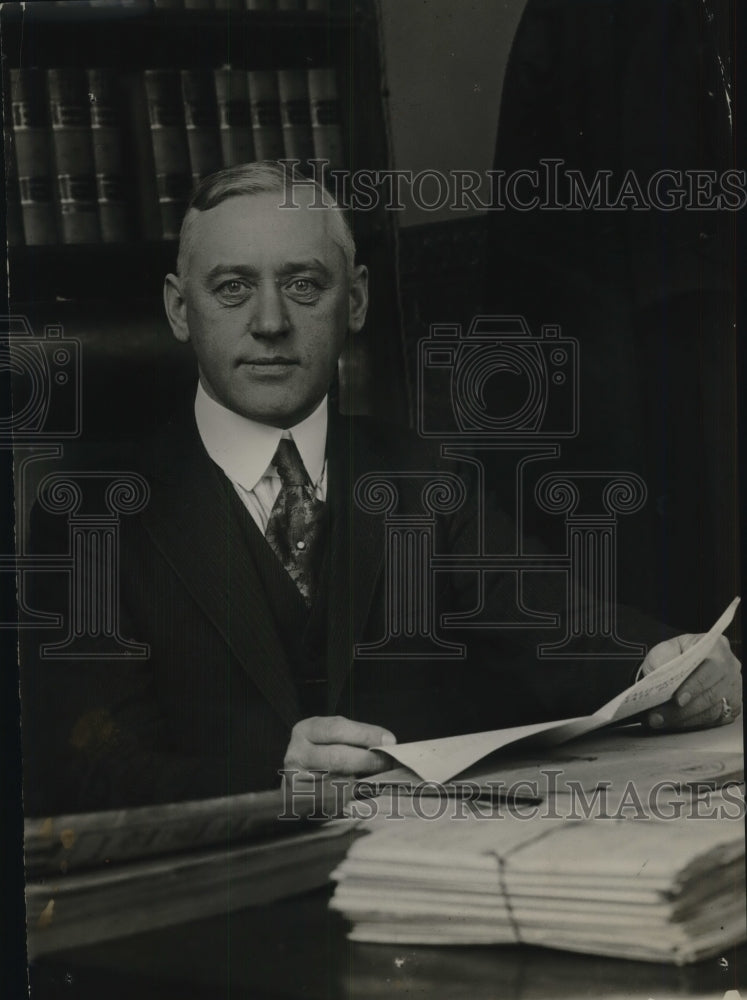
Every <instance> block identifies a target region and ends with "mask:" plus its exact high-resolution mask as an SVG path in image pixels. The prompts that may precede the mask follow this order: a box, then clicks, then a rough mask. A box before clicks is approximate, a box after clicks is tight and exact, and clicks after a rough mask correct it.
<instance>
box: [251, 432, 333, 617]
mask: <svg viewBox="0 0 747 1000" xmlns="http://www.w3.org/2000/svg"><path fill="white" fill-rule="evenodd" d="M272 464H273V465H274V466H275V468H276V469H277V472H278V475H279V476H280V482H281V483H282V486H281V489H280V492H279V493H278V496H277V499H276V500H275V504H274V506H273V508H272V510H271V512H270V519H269V520H268V522H267V530H266V531H265V538H266V539H267V542H268V543H269V545H270V548H271V549H272V550H273V552H274V553H275V555H276V556H277V557H278V559H279V560H280V562H281V563H282V564H283V566H284V567H285V569H286V570H287V572H288V574H289V575H290V577H291V579H292V580H293V582H294V583H295V585H296V586H297V587H298V589H299V591H300V592H301V596H302V597H303V599H304V601H305V602H306V604H307V605H308V606H311V603H312V601H313V598H314V583H315V576H316V573H315V567H314V558H315V554H316V553H315V548H318V546H315V543H316V541H317V539H318V538H319V535H320V533H321V530H322V528H323V524H324V520H323V519H324V511H325V508H326V504H325V503H324V501H323V500H318V499H317V497H316V494H315V492H314V487H313V485H312V483H311V480H310V479H309V474H308V472H307V471H306V468H305V466H304V464H303V461H302V460H301V456H300V455H299V454H298V448H297V447H296V443H295V441H292V440H291V439H290V438H281V439H280V442H279V443H278V448H277V451H276V452H275V457H274V458H273V460H272Z"/></svg>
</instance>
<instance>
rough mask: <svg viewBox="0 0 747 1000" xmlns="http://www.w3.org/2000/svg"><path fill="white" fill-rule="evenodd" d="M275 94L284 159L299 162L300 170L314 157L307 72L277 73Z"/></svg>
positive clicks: (283, 70)
mask: <svg viewBox="0 0 747 1000" xmlns="http://www.w3.org/2000/svg"><path fill="white" fill-rule="evenodd" d="M278 90H279V93H280V118H281V122H282V127H283V148H284V150H285V156H286V158H287V159H294V160H300V161H301V168H302V169H303V168H304V167H305V166H306V165H307V163H308V161H309V160H310V159H311V158H312V157H313V156H314V137H313V135H312V133H311V111H310V108H309V88H308V83H307V78H306V70H304V69H281V70H278Z"/></svg>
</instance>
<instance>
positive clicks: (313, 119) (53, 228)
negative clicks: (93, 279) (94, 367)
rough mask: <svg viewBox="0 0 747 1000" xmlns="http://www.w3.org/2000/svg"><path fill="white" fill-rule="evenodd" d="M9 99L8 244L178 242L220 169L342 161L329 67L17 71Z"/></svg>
mask: <svg viewBox="0 0 747 1000" xmlns="http://www.w3.org/2000/svg"><path fill="white" fill-rule="evenodd" d="M5 93H6V107H5V138H6V143H5V149H6V174H7V178H8V183H7V189H8V195H7V198H8V204H7V226H8V242H9V243H10V245H11V246H13V245H22V244H24V243H25V244H26V245H28V246H38V245H43V244H56V243H63V244H79V243H100V242H104V243H119V242H125V241H128V240H132V239H146V240H158V239H174V238H176V237H177V236H178V233H179V226H180V223H181V219H182V216H183V214H184V210H185V207H186V204H187V200H188V198H189V195H190V192H191V190H192V188H193V187H194V185H195V184H196V183H198V182H199V181H200V180H201V179H202V178H204V177H206V176H208V175H209V174H211V173H214V172H215V171H216V170H219V169H220V168H221V167H228V166H234V165H236V164H238V163H245V162H248V161H250V160H255V159H257V160H261V159H279V158H283V157H285V158H287V159H295V160H299V161H301V164H302V169H303V166H304V165H305V164H307V163H308V161H309V160H310V159H314V158H316V159H324V160H326V161H328V162H329V165H330V169H338V168H341V167H344V166H345V144H344V139H343V128H342V116H341V110H340V101H339V96H338V89H337V81H336V74H335V70H334V69H333V68H331V67H322V68H315V69H309V70H305V69H280V70H243V69H234V68H231V67H220V68H217V69H215V70H210V69H197V70H192V69H190V70H178V69H152V70H145V71H142V72H132V73H130V74H124V75H121V74H119V73H116V72H115V71H113V70H109V69H88V70H85V69H77V68H73V69H70V68H66V69H49V70H43V69H12V70H11V71H10V87H9V88H8V87H6V88H5Z"/></svg>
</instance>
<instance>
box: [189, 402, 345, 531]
mask: <svg viewBox="0 0 747 1000" xmlns="http://www.w3.org/2000/svg"><path fill="white" fill-rule="evenodd" d="M195 419H196V420H197V430H198V431H199V434H200V437H201V439H202V443H203V444H204V446H205V450H206V451H207V453H208V455H209V456H210V457H211V458H212V460H213V461H214V462H215V464H216V465H217V466H218V467H219V468H221V469H222V470H223V471H224V472H225V474H226V475H227V476H228V478H229V479H230V481H231V483H232V484H233V487H234V489H235V490H236V492H237V493H238V495H239V496H240V497H241V500H242V502H243V504H244V506H245V507H246V509H247V510H248V511H249V513H250V514H251V516H252V518H253V519H254V522H255V524H256V525H257V527H258V528H259V530H260V531H261V532H262V534H264V533H265V531H266V530H267V522H268V520H269V517H270V512H271V510H272V508H273V505H274V504H275V500H276V499H277V495H278V493H279V492H280V487H281V483H280V477H279V476H278V474H277V471H276V469H275V466H274V465H273V464H272V459H273V457H274V455H275V452H276V450H277V446H278V442H279V441H280V438H281V437H285V438H291V439H292V440H293V441H295V442H296V447H297V448H298V451H299V454H300V456H301V459H302V461H303V464H304V465H305V467H306V471H307V472H308V474H309V479H310V480H311V482H312V483H313V484H314V491H315V493H316V497H317V499H318V500H326V499H327V461H326V458H325V447H326V441H327V397H326V396H325V397H324V399H323V400H322V401H321V403H320V404H319V406H317V408H316V409H315V410H314V412H313V413H312V414H311V415H310V416H308V417H306V419H305V420H302V421H301V423H300V424H296V426H295V427H291V428H289V429H288V430H281V428H279V427H268V426H267V424H259V423H257V422H256V421H255V420H249V419H248V418H247V417H242V416H241V415H240V414H238V413H234V412H233V410H228V409H226V407H225V406H222V405H221V404H220V403H217V402H216V401H215V400H214V399H211V398H210V396H208V394H207V393H206V392H205V390H204V389H203V387H202V384H201V383H198V386H197V396H196V397H195Z"/></svg>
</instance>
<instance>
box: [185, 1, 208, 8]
mask: <svg viewBox="0 0 747 1000" xmlns="http://www.w3.org/2000/svg"><path fill="white" fill-rule="evenodd" d="M184 9H185V10H215V8H214V6H213V0H184Z"/></svg>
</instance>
